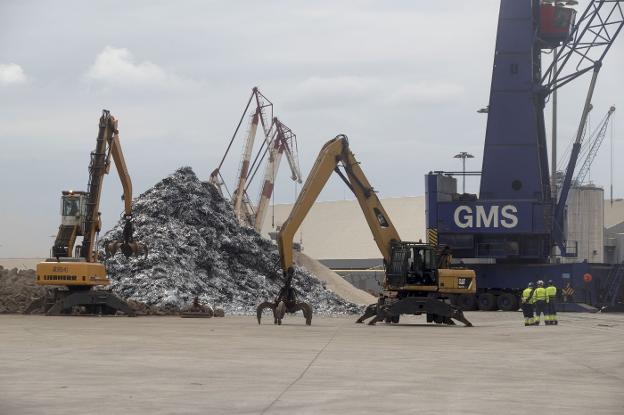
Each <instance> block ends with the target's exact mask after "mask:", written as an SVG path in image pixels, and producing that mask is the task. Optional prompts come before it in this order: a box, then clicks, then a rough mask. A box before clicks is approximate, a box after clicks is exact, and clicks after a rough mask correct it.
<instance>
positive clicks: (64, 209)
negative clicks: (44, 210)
mask: <svg viewBox="0 0 624 415" xmlns="http://www.w3.org/2000/svg"><path fill="white" fill-rule="evenodd" d="M117 125H118V121H117V120H116V119H115V117H113V116H112V115H111V114H110V112H109V111H107V110H104V111H103V113H102V116H101V118H100V123H99V132H98V136H97V142H96V147H95V150H94V151H93V152H92V153H91V162H90V164H89V184H88V190H87V191H86V192H84V191H73V190H68V191H63V192H62V196H61V225H60V226H59V230H58V233H57V235H56V239H55V241H54V246H53V247H52V258H49V259H47V260H46V261H45V262H41V263H39V264H37V281H36V282H37V284H39V285H42V286H44V287H47V288H48V290H47V291H46V295H45V296H44V297H43V298H40V299H38V300H35V301H34V302H33V303H32V304H31V305H30V306H29V307H28V309H27V312H32V311H34V310H36V309H41V310H42V311H43V312H45V313H46V314H48V315H63V314H71V313H74V312H77V311H78V312H81V313H83V314H114V313H116V312H117V311H121V312H123V313H124V314H126V315H129V316H133V315H134V314H135V313H134V311H133V310H132V309H131V308H130V307H129V306H128V304H127V303H126V302H125V301H123V300H122V299H120V298H119V297H117V296H116V295H114V294H113V293H112V292H110V291H105V290H98V289H97V288H98V287H103V286H106V285H109V284H110V280H109V278H108V276H107V274H106V269H105V267H104V264H102V263H101V262H99V259H100V258H99V257H98V252H97V246H96V245H97V235H98V234H99V232H100V228H101V220H100V212H99V206H100V196H101V193H102V183H103V179H104V176H105V175H106V174H108V173H109V171H110V164H111V158H112V160H113V161H114V163H115V166H116V167H117V173H118V174H119V177H120V179H121V184H122V187H123V201H124V207H125V209H124V219H125V224H124V230H123V240H120V241H114V242H112V243H110V244H108V245H107V246H106V247H105V251H106V253H107V255H114V254H115V253H116V252H118V251H121V252H122V253H123V254H124V255H126V256H131V255H140V254H145V255H147V248H146V247H145V245H143V244H142V243H139V242H137V241H135V240H134V237H133V225H132V182H131V180H130V175H129V174H128V169H127V168H126V163H125V160H124V156H123V153H122V151H121V145H120V143H119V130H118V129H117ZM80 236H81V237H82V245H76V240H77V238H78V237H80Z"/></svg>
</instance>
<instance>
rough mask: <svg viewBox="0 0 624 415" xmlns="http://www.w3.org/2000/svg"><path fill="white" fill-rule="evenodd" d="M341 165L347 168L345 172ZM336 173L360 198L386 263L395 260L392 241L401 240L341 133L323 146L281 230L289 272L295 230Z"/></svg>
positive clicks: (284, 263) (283, 262) (280, 240)
mask: <svg viewBox="0 0 624 415" xmlns="http://www.w3.org/2000/svg"><path fill="white" fill-rule="evenodd" d="M340 167H342V168H343V170H344V173H343V172H342V171H341V170H340ZM333 172H336V173H337V174H338V175H339V176H340V177H341V179H342V180H343V181H344V182H345V183H346V185H347V186H348V187H349V188H350V189H351V191H352V192H353V194H354V195H355V197H356V198H357V201H358V203H359V205H360V208H361V209H362V213H364V217H365V218H366V222H367V223H368V227H369V228H370V230H371V232H372V234H373V238H374V239H375V243H376V244H377V247H378V248H379V251H380V252H381V254H382V255H383V258H384V261H385V262H386V263H390V261H391V246H392V243H393V242H395V241H396V242H399V241H400V240H401V238H400V237H399V233H398V232H397V230H396V228H395V227H394V225H393V224H392V221H391V220H390V217H389V216H388V214H387V213H386V210H385V209H384V207H383V205H382V204H381V201H380V200H379V198H378V197H377V194H376V193H375V191H374V189H373V187H372V186H371V185H370V183H369V181H368V179H367V178H366V175H365V174H364V172H363V171H362V168H361V167H360V164H359V162H358V161H357V160H356V158H355V156H354V155H353V152H352V151H351V149H350V148H349V140H348V139H347V136H345V135H338V136H337V137H335V138H334V139H332V140H330V141H328V142H327V143H326V144H325V145H324V146H323V148H322V149H321V152H320V153H319V155H318V157H317V159H316V162H315V163H314V166H313V167H312V170H311V171H310V173H309V174H308V178H307V180H306V182H305V184H304V185H303V188H302V189H301V193H300V194H299V198H298V199H297V201H296V202H295V205H294V206H293V209H292V211H291V212H290V216H289V217H288V219H287V220H286V221H285V222H284V224H283V225H282V227H281V229H280V232H279V235H278V238H277V242H278V246H279V253H280V258H281V265H282V270H283V271H284V273H285V274H286V273H288V272H289V270H290V269H291V268H292V265H293V238H294V236H295V233H296V232H297V230H298V229H299V226H301V223H302V222H303V220H304V219H305V217H306V215H307V214H308V212H309V211H310V208H312V205H313V204H314V202H315V201H316V199H317V197H318V195H319V194H320V193H321V190H323V188H324V187H325V184H326V183H327V180H329V177H330V176H331V175H332V173H333Z"/></svg>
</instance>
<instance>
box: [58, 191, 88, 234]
mask: <svg viewBox="0 0 624 415" xmlns="http://www.w3.org/2000/svg"><path fill="white" fill-rule="evenodd" d="M86 214H87V194H86V193H85V192H75V191H73V190H64V191H63V194H62V196H61V225H62V226H80V227H81V228H84V220H85V216H86ZM83 230H84V229H83Z"/></svg>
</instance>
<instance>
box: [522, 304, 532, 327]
mask: <svg viewBox="0 0 624 415" xmlns="http://www.w3.org/2000/svg"><path fill="white" fill-rule="evenodd" d="M522 314H523V315H524V318H525V319H530V320H533V304H529V303H524V304H522ZM531 322H532V321H531Z"/></svg>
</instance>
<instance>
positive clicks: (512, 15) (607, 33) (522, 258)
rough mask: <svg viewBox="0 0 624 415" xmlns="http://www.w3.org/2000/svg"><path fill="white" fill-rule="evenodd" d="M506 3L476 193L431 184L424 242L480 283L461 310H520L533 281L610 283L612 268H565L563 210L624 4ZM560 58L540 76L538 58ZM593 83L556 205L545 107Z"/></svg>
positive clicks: (451, 182)
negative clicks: (590, 278) (444, 250)
mask: <svg viewBox="0 0 624 415" xmlns="http://www.w3.org/2000/svg"><path fill="white" fill-rule="evenodd" d="M576 3H577V2H575V1H574V2H573V1H570V2H566V1H562V2H552V1H551V2H546V1H541V0H501V1H500V12H499V20H498V30H497V38H496V52H495V55H494V64H493V69H492V82H491V88H490V98H489V105H488V107H487V111H483V112H486V113H487V117H488V119H487V127H486V135H485V145H484V154H483V165H482V169H481V183H480V189H479V194H478V195H476V194H460V193H459V192H458V191H457V182H456V179H455V178H454V177H453V175H452V174H445V173H444V172H432V173H429V174H427V175H426V177H425V185H426V206H427V236H428V238H429V240H430V241H432V242H436V243H439V244H441V245H448V246H450V247H451V248H452V249H453V254H454V257H455V258H457V260H458V261H462V262H464V263H467V264H470V267H471V268H473V269H475V271H476V272H477V276H478V278H479V292H478V295H476V296H474V295H463V296H458V297H456V298H455V301H457V302H458V304H459V305H460V306H462V307H463V308H465V309H474V308H479V309H483V310H493V309H496V308H500V309H503V310H515V309H517V308H518V296H519V290H520V289H521V288H523V287H525V286H526V284H527V282H528V281H531V280H533V281H534V280H537V279H544V278H545V277H547V278H548V279H553V280H554V281H555V283H556V284H557V285H559V286H566V284H569V285H571V286H576V287H584V286H585V283H584V282H583V276H584V275H585V274H592V275H594V276H598V277H602V278H607V275H608V274H609V272H610V270H611V268H612V267H610V266H609V265H608V264H595V265H591V264H587V263H584V264H582V263H575V264H562V263H559V262H560V261H559V260H558V259H557V256H555V255H553V252H559V258H560V257H568V256H574V255H575V252H573V250H572V249H570V247H568V245H567V243H566V235H565V217H566V209H565V206H566V202H567V197H568V193H569V190H570V187H571V186H572V184H573V180H572V179H573V176H574V172H575V167H576V163H577V160H578V156H579V152H580V149H581V146H582V138H583V129H584V126H585V125H586V121H587V116H588V114H589V111H590V109H591V100H592V97H593V94H594V90H595V87H596V84H597V79H598V74H599V72H600V69H601V68H602V66H603V62H604V59H605V57H606V55H607V54H608V52H609V50H610V49H611V46H612V45H613V43H614V42H615V40H616V38H617V37H618V35H619V34H620V32H621V30H622V27H623V26H624V9H623V6H624V1H618V0H591V1H589V3H588V5H587V7H586V9H585V10H584V11H583V13H581V14H580V15H578V14H577V12H576V10H575V9H574V8H573V7H570V6H573V5H575V4H576ZM543 51H550V52H551V53H553V54H554V59H553V62H552V63H551V64H550V65H548V66H547V67H546V69H545V70H542V66H543V65H542V52H543ZM585 74H591V80H590V83H589V87H588V90H587V94H586V98H585V102H584V105H583V110H582V113H581V117H580V121H579V128H578V131H577V134H576V138H575V141H574V144H573V147H572V151H571V156H570V158H569V161H568V164H567V168H566V173H565V176H564V178H563V182H562V186H561V189H560V191H559V195H558V197H557V195H556V194H553V192H552V188H551V181H550V173H549V163H548V155H547V151H546V150H547V144H546V131H545V121H544V108H545V105H546V102H547V101H548V99H549V98H550V97H551V96H552V94H553V92H555V91H557V90H558V89H559V88H562V87H564V86H566V85H568V84H569V83H571V82H573V81H575V80H577V79H580V78H581V77H582V76H583V75H585Z"/></svg>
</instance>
